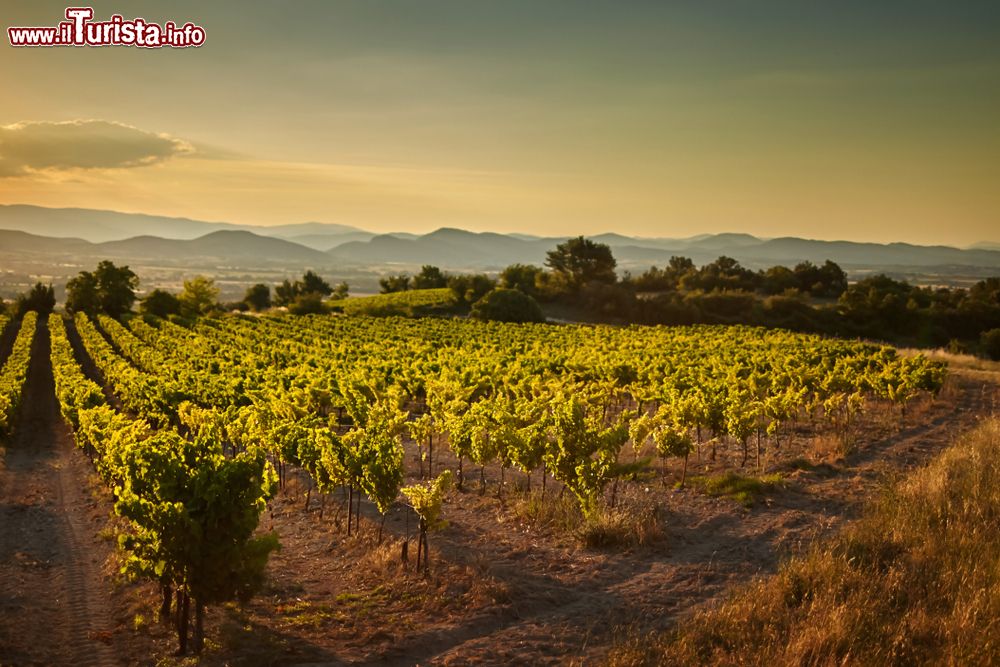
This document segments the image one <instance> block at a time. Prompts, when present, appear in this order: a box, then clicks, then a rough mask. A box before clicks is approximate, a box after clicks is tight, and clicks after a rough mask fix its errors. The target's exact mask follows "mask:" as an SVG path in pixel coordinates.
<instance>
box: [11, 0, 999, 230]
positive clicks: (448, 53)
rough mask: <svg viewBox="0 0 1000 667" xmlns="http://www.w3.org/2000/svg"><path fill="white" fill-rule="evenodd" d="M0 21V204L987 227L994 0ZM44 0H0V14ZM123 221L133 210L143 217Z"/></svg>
mask: <svg viewBox="0 0 1000 667" xmlns="http://www.w3.org/2000/svg"><path fill="white" fill-rule="evenodd" d="M92 6H93V7H94V12H95V17H96V19H107V18H109V17H110V16H111V15H112V14H116V13H118V14H122V15H123V16H124V17H125V18H126V19H131V18H134V17H136V16H141V17H143V18H145V19H147V20H148V21H151V22H157V23H164V22H166V21H168V20H172V21H175V22H176V23H178V24H182V23H184V22H186V21H191V22H193V23H195V24H198V25H200V26H203V27H204V28H205V32H206V40H205V44H204V45H203V46H201V47H199V48H188V49H174V50H171V49H138V48H132V47H124V46H113V47H101V48H13V47H11V46H10V45H9V43H8V41H7V37H6V35H3V37H2V42H0V91H2V92H0V99H2V104H0V203H7V204H12V203H27V204H37V205H42V206H53V207H66V206H79V207H86V208H98V209H112V210H119V211H134V212H143V213H151V214H159V215H176V216H185V217H191V218H196V219H202V220H224V221H230V222H239V223H250V224H262V225H270V224H281V223H295V222H305V221H321V222H334V223H340V224H348V225H354V226H357V227H361V228H364V229H368V230H371V231H376V232H389V231H408V232H418V233H419V232H428V231H432V230H434V229H437V228H439V227H445V226H447V227H461V228H464V229H470V230H474V231H499V232H522V233H533V234H544V235H565V234H596V233H601V232H619V233H623V234H630V235H635V236H646V237H681V236H690V235H694V234H702V233H720V232H746V233H751V234H755V235H757V236H762V237H776V236H801V237H807V238H819V239H848V240H860V241H877V242H892V241H906V242H911V243H925V244H947V245H959V246H962V245H968V244H971V243H974V242H977V241H1000V3H996V2H992V1H991V2H962V1H960V0H954V1H949V2H939V1H934V2H931V1H926V0H911V1H908V2H898V1H895V0H883V1H880V2H870V1H865V2H859V1H856V0H841V1H839V2H829V1H821V0H783V1H776V0H754V1H753V2H750V1H748V0H730V1H728V2H722V1H719V0H701V1H692V2H670V1H668V0H655V1H654V0H353V1H346V0H315V1H299V2H296V1H294V0H289V1H287V2H263V1H260V0H244V1H243V2H211V3H206V2H188V1H173V2H170V3H163V2H141V1H140V2H137V1H135V0H129V1H128V2H125V0H117V1H116V2H105V1H103V0H98V1H95V2H93V3H92ZM65 7H66V5H65V4H61V3H53V2H49V1H48V0H5V2H4V10H3V12H0V16H2V17H3V20H2V22H3V24H4V26H3V27H4V28H7V27H10V26H49V25H55V24H57V23H58V22H59V21H60V20H62V19H63V12H64V10H65ZM139 232H141V230H137V233H139Z"/></svg>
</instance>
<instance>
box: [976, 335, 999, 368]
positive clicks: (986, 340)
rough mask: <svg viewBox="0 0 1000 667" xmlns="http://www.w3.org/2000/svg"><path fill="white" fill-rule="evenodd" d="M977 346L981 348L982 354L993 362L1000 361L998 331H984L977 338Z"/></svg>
mask: <svg viewBox="0 0 1000 667" xmlns="http://www.w3.org/2000/svg"><path fill="white" fill-rule="evenodd" d="M979 344H980V345H982V347H983V352H984V353H985V354H986V356H987V357H989V358H990V359H993V360H994V361H1000V329H990V330H989V331H984V332H983V333H982V334H981V335H980V336H979Z"/></svg>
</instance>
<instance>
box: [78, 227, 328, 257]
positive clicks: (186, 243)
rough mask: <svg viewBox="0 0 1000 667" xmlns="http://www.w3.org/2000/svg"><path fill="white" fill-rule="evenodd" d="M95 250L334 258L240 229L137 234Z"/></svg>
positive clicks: (129, 253) (129, 254)
mask: <svg viewBox="0 0 1000 667" xmlns="http://www.w3.org/2000/svg"><path fill="white" fill-rule="evenodd" d="M95 250H98V251H99V252H103V253H107V254H108V255H109V256H112V257H134V258H137V259H156V258H161V257H169V258H172V259H174V260H175V261H176V260H177V259H180V258H191V259H195V258H217V259H220V260H240V261H241V262H247V261H248V260H249V261H261V262H276V263H278V262H280V263H284V264H292V263H307V264H310V263H311V264H314V265H315V264H322V265H327V264H330V258H329V257H328V256H327V255H325V254H324V253H322V252H320V251H318V250H313V249H312V248H307V247H305V246H302V245H299V244H297V243H292V242H291V241H285V240H283V239H276V238H268V237H266V236H258V235H257V234H253V233H251V232H246V231H240V230H237V231H229V230H226V231H219V232H212V233H211V234H206V235H205V236H202V237H199V238H197V239H192V240H177V239H162V238H158V237H156V236H137V237H135V238H131V239H126V240H124V241H109V242H107V243H99V244H96V245H95Z"/></svg>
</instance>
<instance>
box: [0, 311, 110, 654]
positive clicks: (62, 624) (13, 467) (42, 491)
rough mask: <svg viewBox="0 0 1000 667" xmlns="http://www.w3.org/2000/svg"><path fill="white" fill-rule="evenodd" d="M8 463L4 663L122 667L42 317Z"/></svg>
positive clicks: (2, 563) (2, 510)
mask: <svg viewBox="0 0 1000 667" xmlns="http://www.w3.org/2000/svg"><path fill="white" fill-rule="evenodd" d="M2 456H3V463H2V464H0V664H2V665H3V666H4V667H7V666H9V665H74V666H79V667H83V666H89V665H114V664H117V663H116V660H115V652H114V650H113V648H112V647H111V646H110V645H109V643H108V642H110V637H111V634H112V633H111V630H112V628H113V622H112V616H111V613H110V607H111V603H110V601H109V591H110V583H109V582H108V581H106V580H105V579H104V578H103V576H102V565H103V561H104V558H105V555H106V553H107V551H108V550H109V549H110V547H109V546H108V545H106V544H101V543H99V542H98V538H97V534H98V532H99V531H100V529H101V527H102V525H103V520H102V517H101V513H100V511H99V510H96V501H94V500H93V499H91V498H89V497H88V494H87V491H86V489H85V483H86V480H87V478H88V475H89V471H88V468H87V465H88V464H87V461H86V458H85V457H84V456H83V455H82V454H81V453H80V452H78V451H77V450H76V449H75V448H74V445H73V440H72V436H71V434H70V432H69V430H68V428H67V426H66V425H65V423H64V422H63V420H62V417H61V415H60V414H59V408H58V405H57V403H56V397H55V393H54V389H53V380H52V368H51V366H50V364H49V337H48V328H47V327H46V325H45V323H44V321H43V319H42V318H39V327H38V332H37V334H36V336H35V340H34V347H33V350H32V358H31V364H30V367H29V371H28V378H27V383H26V385H25V391H24V401H23V406H22V412H21V417H20V421H19V422H18V426H17V429H16V432H15V435H14V437H13V440H12V442H10V443H8V446H7V449H6V451H5V452H4V453H3V455H2Z"/></svg>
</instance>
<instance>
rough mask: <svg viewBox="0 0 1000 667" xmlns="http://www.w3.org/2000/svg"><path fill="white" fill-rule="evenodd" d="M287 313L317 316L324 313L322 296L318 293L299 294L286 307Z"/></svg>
mask: <svg viewBox="0 0 1000 667" xmlns="http://www.w3.org/2000/svg"><path fill="white" fill-rule="evenodd" d="M288 312H290V313H291V314H292V315H318V314H321V313H325V312H326V309H325V308H324V307H323V295H321V294H320V293H319V292H309V293H308V294H301V295H299V296H297V297H295V301H294V302H293V303H292V305H291V306H289V307H288Z"/></svg>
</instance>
